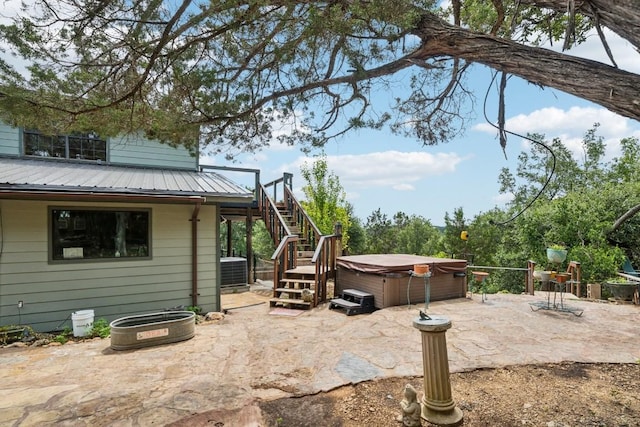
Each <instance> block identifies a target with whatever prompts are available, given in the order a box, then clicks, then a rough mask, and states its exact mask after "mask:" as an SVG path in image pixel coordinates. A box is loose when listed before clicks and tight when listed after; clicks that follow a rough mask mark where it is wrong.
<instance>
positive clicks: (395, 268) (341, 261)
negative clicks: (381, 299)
mask: <svg viewBox="0 0 640 427" xmlns="http://www.w3.org/2000/svg"><path fill="white" fill-rule="evenodd" d="M337 264H338V266H339V267H343V268H347V269H349V270H354V271H360V272H363V273H372V274H389V273H406V274H409V270H413V266H414V265H416V264H428V265H429V267H430V268H431V271H432V272H434V273H436V274H445V273H455V272H465V271H466V267H467V261H466V260H464V259H451V258H436V257H428V256H421V255H408V254H370V255H351V256H341V257H338V260H337Z"/></svg>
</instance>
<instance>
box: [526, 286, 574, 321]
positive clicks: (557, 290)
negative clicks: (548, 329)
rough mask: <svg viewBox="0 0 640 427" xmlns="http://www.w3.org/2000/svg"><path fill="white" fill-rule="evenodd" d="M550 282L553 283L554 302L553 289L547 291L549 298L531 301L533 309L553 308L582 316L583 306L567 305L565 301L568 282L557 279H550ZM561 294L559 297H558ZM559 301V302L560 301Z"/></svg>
mask: <svg viewBox="0 0 640 427" xmlns="http://www.w3.org/2000/svg"><path fill="white" fill-rule="evenodd" d="M549 283H550V284H551V285H553V302H551V289H549V291H548V292H547V300H546V301H536V302H530V303H529V305H530V306H531V310H533V311H538V310H553V311H560V312H564V313H571V314H573V315H574V316H578V317H580V316H582V313H583V312H584V310H583V309H581V308H576V307H570V306H568V305H565V303H564V289H565V287H566V282H558V281H557V280H550V281H549ZM558 294H559V298H558ZM558 301H559V302H558Z"/></svg>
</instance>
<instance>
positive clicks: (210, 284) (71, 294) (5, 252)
mask: <svg viewBox="0 0 640 427" xmlns="http://www.w3.org/2000/svg"><path fill="white" fill-rule="evenodd" d="M50 206H73V207H80V208H82V207H105V208H114V209H123V208H125V209H126V208H144V209H151V258H150V259H144V260H122V261H120V260H119V261H112V260H102V261H84V262H70V263H50V262H49V229H48V221H49V219H48V215H49V207H50ZM193 209H194V206H193V205H169V204H161V205H156V204H141V203H135V204H133V203H132V204H123V203H64V202H55V203H51V202H41V201H19V200H0V215H1V216H2V230H1V231H2V236H3V237H2V239H3V241H2V253H1V254H0V324H5V325H6V324H17V323H21V324H28V325H31V326H32V327H33V328H34V329H35V330H38V331H52V330H59V329H62V328H64V327H65V326H67V327H70V326H71V320H70V317H71V313H73V312H74V311H77V310H85V309H93V310H94V312H95V317H96V318H106V319H107V320H109V321H111V320H114V319H116V318H118V317H122V316H126V315H133V314H140V313H148V312H153V311H157V310H162V309H164V308H168V307H174V306H177V305H184V306H185V307H187V306H190V305H191V303H192V299H191V286H192V276H191V261H192V258H191V251H192V249H191V221H190V219H191V216H192V213H193ZM217 217H218V209H217V207H216V206H214V205H205V206H202V208H201V210H200V213H199V216H198V218H199V222H198V232H199V236H198V285H199V297H198V298H199V299H198V303H199V305H200V306H201V307H202V308H203V310H205V311H215V310H219V307H218V305H219V299H220V297H219V294H218V287H217V285H216V284H217V280H216V278H217V276H218V272H217V268H216V265H217V263H216V259H218V258H219V254H218V248H219V243H218V239H217ZM18 301H22V302H23V304H24V305H23V307H22V308H21V309H18Z"/></svg>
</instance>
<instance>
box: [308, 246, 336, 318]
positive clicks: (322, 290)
mask: <svg viewBox="0 0 640 427" xmlns="http://www.w3.org/2000/svg"><path fill="white" fill-rule="evenodd" d="M339 239H340V236H337V235H335V234H331V235H325V236H320V241H319V242H318V245H317V246H316V250H315V252H314V253H313V257H312V258H311V262H312V263H313V264H314V265H315V267H316V274H315V279H316V292H315V293H314V296H313V300H314V301H313V303H314V306H317V305H318V302H322V301H326V300H327V282H328V280H329V279H335V278H336V257H337V255H338V249H339V243H340V242H339Z"/></svg>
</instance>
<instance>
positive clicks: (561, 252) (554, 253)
mask: <svg viewBox="0 0 640 427" xmlns="http://www.w3.org/2000/svg"><path fill="white" fill-rule="evenodd" d="M547 259H548V260H549V262H551V263H553V264H562V263H563V262H564V260H566V259H567V250H566V249H565V248H564V247H562V246H551V247H548V248H547Z"/></svg>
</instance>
